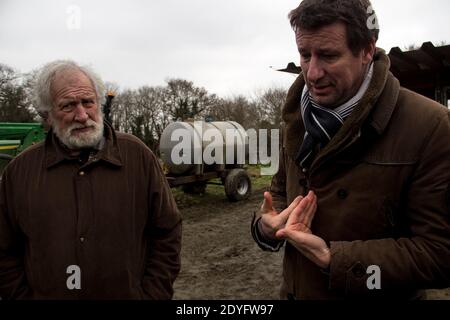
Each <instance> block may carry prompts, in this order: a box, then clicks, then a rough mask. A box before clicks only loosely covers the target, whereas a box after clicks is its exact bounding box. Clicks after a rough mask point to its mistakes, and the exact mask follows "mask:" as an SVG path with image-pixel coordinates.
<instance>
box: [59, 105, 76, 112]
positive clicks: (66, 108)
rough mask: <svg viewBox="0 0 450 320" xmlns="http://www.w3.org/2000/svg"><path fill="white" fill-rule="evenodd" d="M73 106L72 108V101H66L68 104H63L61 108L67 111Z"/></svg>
mask: <svg viewBox="0 0 450 320" xmlns="http://www.w3.org/2000/svg"><path fill="white" fill-rule="evenodd" d="M73 108H74V104H73V103H68V104H65V105H63V106H62V107H61V110H62V111H64V112H69V111H72V110H73Z"/></svg>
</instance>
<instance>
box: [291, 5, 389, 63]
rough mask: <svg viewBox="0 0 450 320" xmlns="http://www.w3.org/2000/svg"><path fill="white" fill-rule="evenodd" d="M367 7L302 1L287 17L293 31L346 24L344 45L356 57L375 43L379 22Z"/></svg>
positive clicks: (373, 12)
mask: <svg viewBox="0 0 450 320" xmlns="http://www.w3.org/2000/svg"><path fill="white" fill-rule="evenodd" d="M369 7H372V5H371V3H370V1H369V0H303V1H302V2H301V3H300V5H299V6H298V7H297V8H296V9H294V10H292V11H291V12H290V13H289V16H288V17H289V20H290V22H291V26H292V28H293V29H294V31H296V32H297V31H298V30H299V29H304V30H313V31H314V30H317V29H319V28H321V27H324V26H327V25H330V24H333V23H335V22H339V21H340V22H343V23H345V25H346V28H347V42H348V43H347V45H348V47H349V48H350V50H351V51H352V52H353V54H354V55H356V54H358V53H359V52H360V51H361V50H362V49H364V48H366V47H367V46H368V45H369V44H370V43H371V42H372V41H375V42H376V41H377V40H378V34H379V32H380V30H379V27H378V22H377V20H376V15H375V11H373V10H369ZM369 27H370V28H369Z"/></svg>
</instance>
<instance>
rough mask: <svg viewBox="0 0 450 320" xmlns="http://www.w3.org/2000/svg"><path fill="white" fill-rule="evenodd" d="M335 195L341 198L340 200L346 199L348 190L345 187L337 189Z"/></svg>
mask: <svg viewBox="0 0 450 320" xmlns="http://www.w3.org/2000/svg"><path fill="white" fill-rule="evenodd" d="M337 196H338V198H339V199H342V200H344V199H347V197H348V191H347V190H345V189H339V190H338V192H337Z"/></svg>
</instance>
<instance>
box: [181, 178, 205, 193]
mask: <svg viewBox="0 0 450 320" xmlns="http://www.w3.org/2000/svg"><path fill="white" fill-rule="evenodd" d="M205 191H206V182H204V181H201V182H192V183H188V184H185V185H183V192H184V193H187V194H203V193H205Z"/></svg>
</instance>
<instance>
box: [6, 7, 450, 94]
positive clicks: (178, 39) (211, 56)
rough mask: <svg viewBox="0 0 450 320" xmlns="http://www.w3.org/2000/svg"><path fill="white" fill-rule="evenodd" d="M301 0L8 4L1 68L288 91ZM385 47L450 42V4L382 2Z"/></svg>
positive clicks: (221, 90)
mask: <svg viewBox="0 0 450 320" xmlns="http://www.w3.org/2000/svg"><path fill="white" fill-rule="evenodd" d="M299 3H300V2H299V1H298V0H220V1H219V0H189V1H183V0H151V1H143V0H142V1H139V0H127V1H123V0H121V1H117V0H108V1H106V0H105V1H88V0H72V1H66V0H53V1H52V0H41V1H25V0H0V63H4V64H7V65H9V66H11V67H13V68H15V69H16V70H17V71H19V72H28V71H31V70H33V69H35V68H37V67H39V66H42V64H44V63H46V62H48V61H51V60H54V59H62V58H70V59H74V60H76V61H78V62H81V63H83V64H90V65H91V66H92V67H93V68H94V69H95V70H96V71H97V72H98V73H99V74H100V75H101V76H102V77H103V79H104V80H105V81H112V82H116V83H117V84H119V85H120V87H121V88H132V89H134V88H137V87H139V86H142V85H152V86H153V85H164V84H165V80H166V79H168V78H183V79H187V80H191V81H193V82H194V83H195V84H196V85H197V86H203V87H205V88H206V89H207V90H208V91H209V92H211V93H216V94H218V95H220V96H222V97H228V96H231V95H235V94H244V95H247V96H252V95H253V94H254V93H255V92H256V91H257V90H259V89H263V88H267V87H270V86H282V87H286V88H287V87H288V86H289V85H290V84H291V83H292V81H293V80H294V76H293V75H289V74H284V73H280V72H275V71H274V70H273V69H271V66H273V67H274V68H282V67H285V66H286V65H287V63H288V62H290V61H294V62H296V63H297V64H298V60H299V58H298V53H297V49H296V46H295V40H294V34H293V32H292V30H291V28H290V26H289V22H288V19H287V14H288V12H289V11H290V10H291V9H294V8H295V7H297V6H298V4H299ZM372 4H373V7H374V9H375V10H376V12H377V15H378V18H379V24H380V28H381V34H380V40H379V42H378V46H379V47H382V48H384V49H386V50H387V51H389V49H390V48H392V47H395V46H399V47H400V48H402V49H403V48H404V47H405V46H408V45H410V44H422V43H423V42H425V41H432V42H434V43H435V44H436V45H437V44H438V43H440V42H441V41H445V42H447V43H450V31H449V30H450V25H449V22H448V21H449V20H448V19H449V18H448V15H449V12H450V2H449V1H448V0H429V1H423V0H421V1H419V0H409V1H408V0H399V1H388V0H372Z"/></svg>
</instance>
